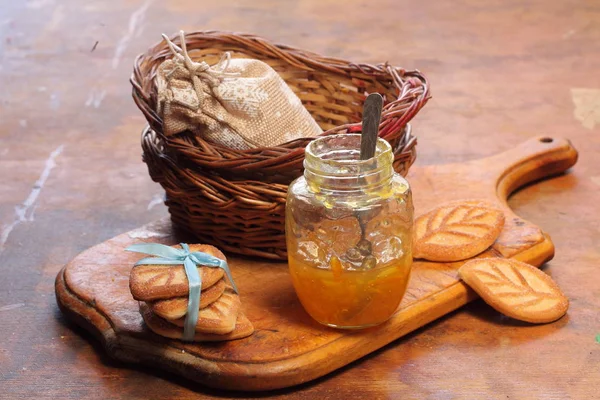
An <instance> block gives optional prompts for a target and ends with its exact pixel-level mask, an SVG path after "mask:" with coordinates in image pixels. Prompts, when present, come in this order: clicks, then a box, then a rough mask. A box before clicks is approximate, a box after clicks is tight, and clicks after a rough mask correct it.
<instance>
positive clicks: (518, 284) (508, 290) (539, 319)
mask: <svg viewBox="0 0 600 400" xmlns="http://www.w3.org/2000/svg"><path fill="white" fill-rule="evenodd" d="M458 273H459V275H460V277H461V278H462V280H464V281H465V282H466V283H467V284H468V285H469V286H470V287H471V288H473V290H475V291H476V292H477V294H479V295H480V296H481V297H482V298H483V300H484V301H485V302H486V303H487V304H489V305H490V306H492V307H493V308H494V309H496V310H498V311H500V312H501V313H503V314H505V315H507V316H509V317H512V318H515V319H518V320H521V321H527V322H533V323H545V322H552V321H556V320H557V319H558V318H560V317H562V316H563V315H564V314H565V313H566V312H567V308H568V307H569V300H568V299H567V298H566V297H565V295H564V294H563V293H562V292H561V290H560V288H559V287H558V285H557V284H556V283H555V282H554V281H553V280H552V278H550V276H548V275H547V274H545V273H543V272H542V271H540V270H539V269H537V268H535V267H533V266H531V265H529V264H525V263H523V262H520V261H516V260H510V259H502V258H481V259H476V260H471V261H469V262H467V263H465V264H464V265H463V266H462V267H461V268H460V269H459V270H458Z"/></svg>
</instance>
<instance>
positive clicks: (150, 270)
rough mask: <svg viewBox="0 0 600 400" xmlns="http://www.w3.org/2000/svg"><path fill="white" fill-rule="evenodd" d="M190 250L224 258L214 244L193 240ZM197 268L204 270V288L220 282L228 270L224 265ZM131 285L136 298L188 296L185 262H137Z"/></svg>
mask: <svg viewBox="0 0 600 400" xmlns="http://www.w3.org/2000/svg"><path fill="white" fill-rule="evenodd" d="M173 247H179V246H173ZM190 250H191V251H192V252H194V251H200V252H204V253H208V254H210V255H212V256H215V257H217V258H220V259H222V260H225V255H224V254H223V253H221V251H220V250H219V249H217V248H216V247H213V246H209V245H205V244H200V245H198V244H192V245H190ZM198 270H199V273H200V274H202V290H205V289H207V288H209V287H211V286H212V285H214V284H215V283H217V282H218V281H219V280H220V279H221V278H223V275H224V274H225V272H224V271H223V269H221V268H211V267H199V268H198ZM129 289H130V290H131V295H132V296H133V298H134V299H136V300H142V301H151V300H159V299H170V298H173V297H182V296H187V294H188V293H189V284H188V279H187V276H186V274H185V269H184V267H183V265H181V266H179V265H175V266H173V265H137V266H135V267H133V268H132V269H131V273H130V274H129Z"/></svg>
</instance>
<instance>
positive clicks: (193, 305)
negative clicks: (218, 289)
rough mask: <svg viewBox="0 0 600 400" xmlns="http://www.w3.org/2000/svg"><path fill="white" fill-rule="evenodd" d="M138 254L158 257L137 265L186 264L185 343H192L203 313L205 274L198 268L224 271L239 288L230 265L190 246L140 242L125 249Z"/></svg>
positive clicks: (145, 259) (144, 260) (142, 260)
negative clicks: (201, 300) (199, 271)
mask: <svg viewBox="0 0 600 400" xmlns="http://www.w3.org/2000/svg"><path fill="white" fill-rule="evenodd" d="M125 250H126V251H132V252H135V253H143V254H149V255H152V256H155V257H147V258H143V259H141V260H140V261H138V262H136V263H135V265H183V266H184V269H185V275H186V276H187V278H188V282H189V287H190V290H189V296H188V307H187V313H186V315H185V322H184V324H183V340H188V341H192V340H194V335H195V333H196V324H197V323H198V314H199V312H200V296H201V294H202V290H201V289H202V275H201V274H199V273H198V268H197V266H204V267H211V268H221V269H223V270H224V271H225V273H226V274H227V279H229V282H230V283H231V286H233V290H234V291H235V292H236V293H238V290H237V287H236V286H235V283H234V282H233V277H232V276H231V271H230V270H229V266H228V265H227V262H226V261H224V260H221V259H220V258H217V257H214V256H211V255H210V254H207V253H203V252H200V251H194V252H191V251H190V247H189V246H188V245H187V244H185V243H181V249H177V248H174V247H171V246H166V245H164V244H158V243H140V244H134V245H131V246H129V247H127V248H126V249H125Z"/></svg>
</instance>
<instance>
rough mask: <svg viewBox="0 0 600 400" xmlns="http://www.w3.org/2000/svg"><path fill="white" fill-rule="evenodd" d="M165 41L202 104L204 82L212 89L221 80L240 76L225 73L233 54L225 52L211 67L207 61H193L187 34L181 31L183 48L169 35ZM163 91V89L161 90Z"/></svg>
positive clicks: (164, 37)
mask: <svg viewBox="0 0 600 400" xmlns="http://www.w3.org/2000/svg"><path fill="white" fill-rule="evenodd" d="M162 37H163V39H165V41H166V42H167V45H168V46H169V48H170V49H171V52H172V53H173V59H174V60H175V61H176V62H177V63H178V64H179V65H181V66H183V67H184V68H182V69H180V71H181V72H185V73H186V75H187V76H186V77H187V78H189V79H190V80H191V81H192V85H193V87H194V91H195V92H196V96H198V101H199V102H200V104H202V100H203V99H204V91H203V90H202V85H201V83H202V81H205V82H207V83H208V85H209V86H210V87H211V89H212V88H214V87H215V86H217V85H219V83H220V82H221V79H222V78H224V77H236V76H239V75H240V74H239V73H237V72H225V71H226V70H227V68H228V67H229V62H230V61H231V53H229V52H225V53H224V54H223V55H222V56H221V59H220V60H219V62H218V63H217V64H216V65H215V66H214V67H211V66H210V65H208V64H207V63H206V61H201V62H196V61H194V60H192V59H191V58H190V56H189V54H188V52H187V46H186V43H185V34H184V32H183V31H179V41H180V42H181V47H179V46H177V45H176V44H175V43H173V42H172V41H171V40H170V39H169V38H168V36H167V35H165V34H164V33H163V35H162ZM182 70H183V71H182ZM173 72H175V69H173V70H172V71H171V72H170V73H169V74H167V77H168V76H170V75H171V74H172V73H173ZM159 89H162V88H159Z"/></svg>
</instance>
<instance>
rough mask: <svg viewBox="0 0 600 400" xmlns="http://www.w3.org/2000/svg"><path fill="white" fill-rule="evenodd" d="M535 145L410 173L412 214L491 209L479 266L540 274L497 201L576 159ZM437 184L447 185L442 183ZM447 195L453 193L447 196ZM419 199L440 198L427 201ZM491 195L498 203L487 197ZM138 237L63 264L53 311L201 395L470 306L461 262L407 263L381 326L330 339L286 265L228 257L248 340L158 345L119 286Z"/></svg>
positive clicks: (358, 347) (542, 238) (243, 385)
mask: <svg viewBox="0 0 600 400" xmlns="http://www.w3.org/2000/svg"><path fill="white" fill-rule="evenodd" d="M541 139H542V138H534V139H531V140H530V141H528V142H526V143H524V144H522V145H521V146H519V147H517V148H516V149H515V150H512V151H509V152H507V153H504V154H501V155H499V156H496V157H491V158H488V159H484V160H477V161H472V162H469V163H466V164H457V165H441V166H436V167H429V168H416V169H415V172H414V179H413V180H412V185H413V188H414V190H415V193H422V194H421V195H419V196H415V197H416V199H415V210H416V213H417V214H418V213H419V211H420V210H424V209H426V208H425V206H426V205H427V206H429V207H431V206H434V205H439V202H440V201H441V202H446V201H448V200H449V197H456V198H454V199H453V200H456V199H460V198H461V197H465V198H468V199H471V198H474V199H482V200H485V201H488V202H489V203H490V204H492V205H495V206H498V207H501V208H502V210H503V212H504V214H506V215H507V216H510V218H509V220H510V221H509V222H507V223H506V228H505V229H504V230H503V231H502V233H501V235H500V237H499V238H498V240H497V242H496V243H495V244H494V245H492V247H491V248H490V249H488V250H486V251H485V252H484V253H483V255H482V256H483V257H511V258H514V259H519V260H522V261H526V262H529V263H531V264H533V265H536V266H540V265H541V264H542V263H543V262H545V261H547V260H549V259H551V258H552V257H553V256H554V246H553V244H552V242H551V241H550V240H549V238H548V237H547V235H545V234H544V233H543V232H542V231H541V230H540V229H539V228H537V227H536V226H534V225H532V224H531V223H529V222H526V221H524V220H522V219H520V218H518V217H517V216H515V215H514V214H513V213H512V212H511V211H510V210H509V208H508V207H507V206H506V204H505V200H506V196H508V195H509V194H510V192H508V191H506V190H505V189H504V188H513V189H515V188H516V187H517V186H516V183H515V182H520V184H525V183H527V182H528V180H535V179H541V178H545V177H548V176H552V175H555V174H557V173H561V172H564V171H565V170H566V169H568V168H569V167H571V166H572V165H574V164H575V162H576V161H577V152H576V151H575V149H573V147H572V146H571V145H570V144H569V143H568V142H567V141H565V140H561V139H555V138H553V140H552V141H550V142H544V141H542V140H541ZM447 175H451V176H453V177H454V181H453V182H449V181H448V180H447V179H446V177H447ZM422 185H427V186H428V187H427V189H425V188H423V187H422ZM457 186H459V187H460V186H462V187H461V188H460V190H457ZM427 192H429V193H436V192H439V193H442V192H443V193H444V194H445V195H444V196H430V195H426V193H427ZM499 194H500V195H502V196H504V197H497V196H498V195H499ZM429 207H427V208H429ZM157 225H158V226H156V227H155V228H154V229H155V230H153V232H154V235H153V236H160V237H162V239H161V242H163V243H165V244H169V245H170V244H174V243H178V242H179V238H176V237H175V236H173V235H171V232H170V231H171V224H170V222H169V221H165V220H162V221H160V222H159V223H158V224H157ZM139 231H141V232H144V231H148V228H147V227H143V228H140V229H139ZM139 231H135V230H134V231H131V232H128V233H125V234H122V235H119V236H117V237H115V238H113V239H111V240H108V241H106V242H104V243H102V244H100V245H98V246H94V247H92V248H91V249H90V250H87V251H85V252H83V253H81V254H80V255H79V256H77V257H76V258H75V259H74V260H73V261H71V262H70V263H69V264H68V265H67V266H66V267H65V268H64V269H63V270H62V271H61V272H60V273H59V274H58V277H57V281H56V293H57V301H58V303H59V305H60V306H61V308H62V309H63V311H64V312H65V313H66V314H67V315H69V316H73V315H74V316H75V321H81V320H82V319H83V320H86V321H88V322H86V323H84V324H83V326H84V327H85V328H86V329H88V330H91V331H96V332H95V334H96V336H98V335H101V336H102V337H103V338H102V343H103V346H104V347H105V349H106V350H107V351H108V352H109V354H110V355H111V356H113V357H115V358H117V359H119V360H121V361H125V362H135V363H143V364H147V365H149V366H151V367H153V368H164V369H166V370H169V371H171V372H175V373H177V374H181V375H183V376H184V377H186V378H190V379H192V380H195V381H197V382H200V383H202V384H203V385H206V386H210V387H216V388H221V389H229V390H272V389H280V388H285V387H288V386H293V385H297V384H300V383H304V382H307V381H310V380H312V379H315V378H318V377H320V376H323V375H325V374H327V373H329V372H331V371H333V370H335V369H338V368H340V367H343V366H344V365H346V364H348V363H350V362H352V361H354V360H356V359H358V358H360V357H363V356H365V355H367V354H369V353H370V352H372V351H374V350H377V349H378V348H380V347H382V346H384V345H386V344H388V343H390V342H392V341H393V340H395V339H397V338H399V337H402V336H404V335H405V334H407V333H409V332H411V331H413V330H415V329H417V328H419V327H421V326H423V325H424V324H426V323H428V322H431V321H434V320H435V319H437V318H439V317H441V316H443V315H444V314H446V313H448V312H451V311H453V310H455V309H457V308H459V307H461V306H463V305H464V304H466V303H467V302H468V301H469V300H472V299H474V298H475V297H476V296H474V295H473V292H472V291H470V290H468V289H467V287H466V286H465V285H464V284H463V283H462V282H460V279H459V278H458V269H459V268H460V267H461V266H462V265H463V264H464V262H460V261H459V262H453V263H434V262H427V261H416V262H415V263H414V264H413V267H412V272H411V275H412V276H411V280H410V282H409V285H408V289H407V292H406V295H405V297H404V299H403V301H402V303H401V304H400V308H399V310H398V311H397V312H396V314H395V315H394V316H393V317H392V318H391V319H390V320H389V321H388V322H387V323H385V324H384V325H382V326H379V327H376V328H372V329H366V330H361V331H340V330H333V329H329V328H326V327H323V326H321V325H319V324H318V323H316V322H315V321H313V320H311V318H310V317H309V316H308V315H307V314H306V313H305V312H304V310H303V309H302V306H301V305H300V302H299V301H298V299H297V298H296V296H295V293H294V289H293V287H292V284H291V279H290V276H289V274H288V271H287V265H286V264H284V263H268V262H261V261H253V260H248V259H243V258H235V257H229V265H230V268H231V270H232V273H233V276H234V279H235V281H236V284H237V285H238V286H239V288H240V296H241V298H242V302H243V303H242V304H243V311H244V313H245V314H246V315H247V316H248V318H249V319H250V321H251V322H252V323H253V324H254V325H255V333H254V334H253V335H252V336H250V337H248V338H245V339H240V340H235V341H230V342H227V343H219V344H217V345H211V344H202V343H201V344H186V343H183V342H179V341H168V340H165V339H164V338H161V337H160V336H157V335H155V334H153V333H152V332H151V331H150V330H149V329H148V328H147V327H146V326H145V325H144V323H143V320H142V318H141V316H140V315H139V311H138V310H139V307H138V304H137V302H136V301H135V300H134V299H133V297H132V296H131V294H130V292H129V285H128V279H127V278H128V277H129V273H130V271H131V268H132V265H133V264H134V263H135V262H136V261H137V260H138V259H139V258H140V257H139V255H132V254H129V253H127V252H125V251H124V249H125V248H126V247H128V246H129V245H130V244H133V243H136V242H139V239H138V238H139V236H141V235H140V234H139ZM282 299H284V300H283V301H282ZM107 323H108V325H110V328H109V329H108V330H107V329H106V326H107Z"/></svg>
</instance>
